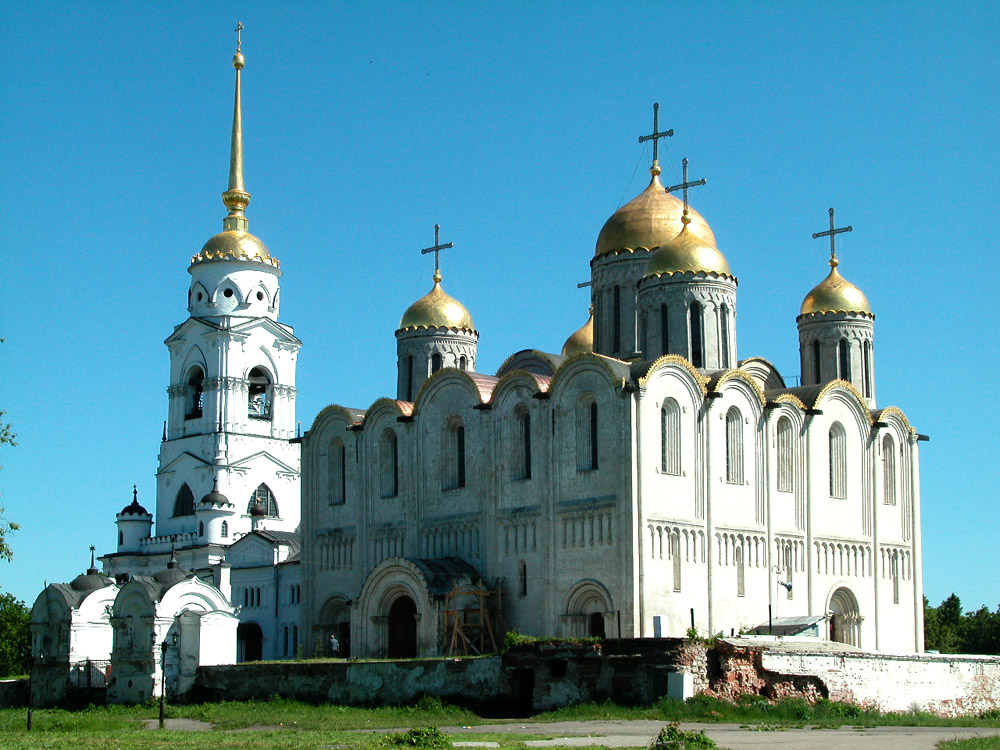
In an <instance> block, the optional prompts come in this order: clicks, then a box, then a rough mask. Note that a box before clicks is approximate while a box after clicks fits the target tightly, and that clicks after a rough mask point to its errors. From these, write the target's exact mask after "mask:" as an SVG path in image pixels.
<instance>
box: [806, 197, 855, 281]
mask: <svg viewBox="0 0 1000 750" xmlns="http://www.w3.org/2000/svg"><path fill="white" fill-rule="evenodd" d="M853 231H854V227H852V226H847V227H841V228H840V229H834V221H833V208H831V209H830V229H829V230H828V231H826V232H815V233H814V234H813V239H814V240H818V239H819V238H820V237H829V238H830V267H831V268H836V267H837V265H838V264H839V263H840V261H838V260H837V238H836V235H838V234H841V233H842V232H853Z"/></svg>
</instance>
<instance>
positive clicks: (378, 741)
mask: <svg viewBox="0 0 1000 750" xmlns="http://www.w3.org/2000/svg"><path fill="white" fill-rule="evenodd" d="M157 712H158V709H157V706H156V705H155V704H147V705H144V706H91V707H88V708H83V709H79V710H73V711H69V710H63V709H39V710H36V711H35V712H34V729H33V731H32V732H30V733H29V732H27V731H25V716H26V712H25V711H24V710H23V709H17V710H15V709H2V710H0V748H4V750H6V749H7V748H10V749H11V750H18V749H20V748H67V749H68V750H82V749H84V748H101V749H103V750H123V749H125V748H161V747H162V748H168V747H169V748H198V749H201V748H204V749H206V750H222V749H224V748H284V747H315V748H330V750H334V749H337V750H401V749H402V748H416V749H417V750H433V748H437V747H440V744H438V745H434V744H429V740H428V739H427V737H423V736H421V737H418V738H417V739H416V740H413V738H409V739H410V740H411V741H403V742H402V744H400V743H397V744H395V745H387V744H386V740H385V737H386V735H387V734H388V733H389V730H392V729H402V728H407V727H442V726H472V727H474V726H477V725H482V724H487V723H489V724H495V723H498V720H497V719H494V718H487V717H481V716H478V715H477V714H475V713H473V712H471V711H468V710H465V709H462V708H458V707H456V706H450V705H445V704H442V703H441V702H440V701H438V700H437V699H434V698H424V699H422V700H421V701H420V702H418V703H417V704H416V705H414V706H404V707H391V708H353V707H347V706H333V705H319V706H316V705H311V704H307V703H300V702H297V701H288V700H284V699H280V698H275V699H274V700H271V701H263V702H246V703H237V702H220V703H203V704H195V705H190V706H168V707H167V718H169V719H176V718H185V719H193V720H197V721H203V722H209V723H210V724H211V725H212V727H213V728H212V729H211V730H210V731H200V732H199V731H172V730H164V731H162V732H161V731H148V730H146V729H145V728H144V724H143V722H144V721H146V720H150V719H153V720H155V719H156V717H157ZM595 719H598V720H599V719H616V720H654V721H662V722H664V723H667V722H672V721H685V722H718V723H723V722H724V723H735V724H747V725H767V726H774V727H779V726H809V725H812V726H815V725H819V726H839V725H849V726H876V725H907V726H980V727H1000V713H995V714H991V715H988V716H984V717H980V718H971V717H970V718H962V719H940V718H938V717H933V716H930V715H925V714H889V715H880V714H878V713H876V712H872V711H866V710H864V709H860V708H858V707H857V706H851V705H847V704H839V703H832V702H830V701H821V702H820V703H819V704H817V705H816V706H810V705H809V704H807V703H805V702H804V701H801V700H785V701H781V702H779V703H777V704H770V703H767V702H766V701H764V700H763V699H756V698H752V699H748V700H746V701H742V702H740V703H738V704H729V703H724V702H721V701H717V700H714V699H709V698H704V697H699V698H695V699H692V700H689V701H686V702H684V703H680V702H678V701H669V700H663V701H660V702H659V703H657V704H655V705H653V706H648V707H641V708H627V707H622V706H617V705H615V704H611V703H604V704H588V705H583V706H574V707H571V708H565V709H561V710H559V711H553V712H549V713H543V714H539V715H537V716H535V717H533V721H537V722H547V721H564V720H580V721H583V720H595ZM358 730H362V731H358ZM363 730H372V731H363ZM526 731H529V732H534V733H533V734H514V735H512V734H506V733H505V734H487V733H479V734H477V733H464V734H462V736H461V737H459V738H457V739H459V740H461V741H463V742H470V741H492V742H498V743H499V744H500V746H501V750H504V748H518V747H520V748H523V747H524V746H523V744H521V743H523V741H524V740H526V739H546V738H548V737H551V736H553V735H545V734H539V733H538V732H539V728H538V727H535V728H534V729H530V730H526ZM439 739H440V738H439ZM942 747H946V748H947V750H1000V741H996V740H975V741H970V742H968V743H966V744H957V743H951V744H947V745H943V746H942Z"/></svg>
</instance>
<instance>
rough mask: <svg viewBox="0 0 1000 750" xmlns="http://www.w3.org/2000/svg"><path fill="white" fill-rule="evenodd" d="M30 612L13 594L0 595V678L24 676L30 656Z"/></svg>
mask: <svg viewBox="0 0 1000 750" xmlns="http://www.w3.org/2000/svg"><path fill="white" fill-rule="evenodd" d="M30 620H31V610H29V609H28V608H27V607H26V606H24V602H22V601H20V600H19V599H15V598H14V595H13V594H0V677H3V676H7V675H16V674H26V673H27V671H28V659H29V657H30V656H31V631H30V629H29V627H28V623H29V622H30Z"/></svg>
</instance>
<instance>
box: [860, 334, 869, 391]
mask: <svg viewBox="0 0 1000 750" xmlns="http://www.w3.org/2000/svg"><path fill="white" fill-rule="evenodd" d="M861 370H862V373H861V374H862V375H863V376H864V383H865V398H871V397H872V342H871V341H866V342H865V343H864V344H863V345H862V346H861Z"/></svg>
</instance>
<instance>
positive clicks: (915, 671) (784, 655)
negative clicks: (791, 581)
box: [706, 639, 1000, 716]
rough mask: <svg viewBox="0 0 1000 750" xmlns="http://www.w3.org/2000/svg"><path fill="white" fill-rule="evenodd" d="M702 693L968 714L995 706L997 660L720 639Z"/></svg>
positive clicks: (999, 674) (998, 697) (998, 704)
mask: <svg viewBox="0 0 1000 750" xmlns="http://www.w3.org/2000/svg"><path fill="white" fill-rule="evenodd" d="M710 660H712V661H714V662H715V669H712V670H710V675H709V677H710V680H709V688H708V690H707V691H706V692H708V693H709V694H711V695H715V696H717V697H719V698H724V699H726V700H737V699H738V698H739V697H740V696H741V695H763V696H765V697H767V698H770V699H780V698H784V697H788V696H796V697H801V698H805V699H806V700H808V701H814V700H816V699H817V698H829V699H830V700H836V701H843V702H847V703H856V704H858V705H859V706H865V707H871V708H877V709H879V710H880V711H886V712H888V711H911V710H919V711H928V712H930V713H934V714H938V715H940V716H969V715H976V714H979V713H982V712H983V711H990V710H996V709H1000V657H996V656H968V655H947V654H878V653H867V652H863V651H857V650H854V649H851V648H850V647H840V644H831V643H816V644H809V643H803V642H801V641H799V642H782V641H780V640H779V641H777V642H766V641H764V642H762V641H753V640H750V639H726V640H723V641H719V642H718V643H717V644H716V645H715V647H714V648H713V649H712V651H711V652H710Z"/></svg>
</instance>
